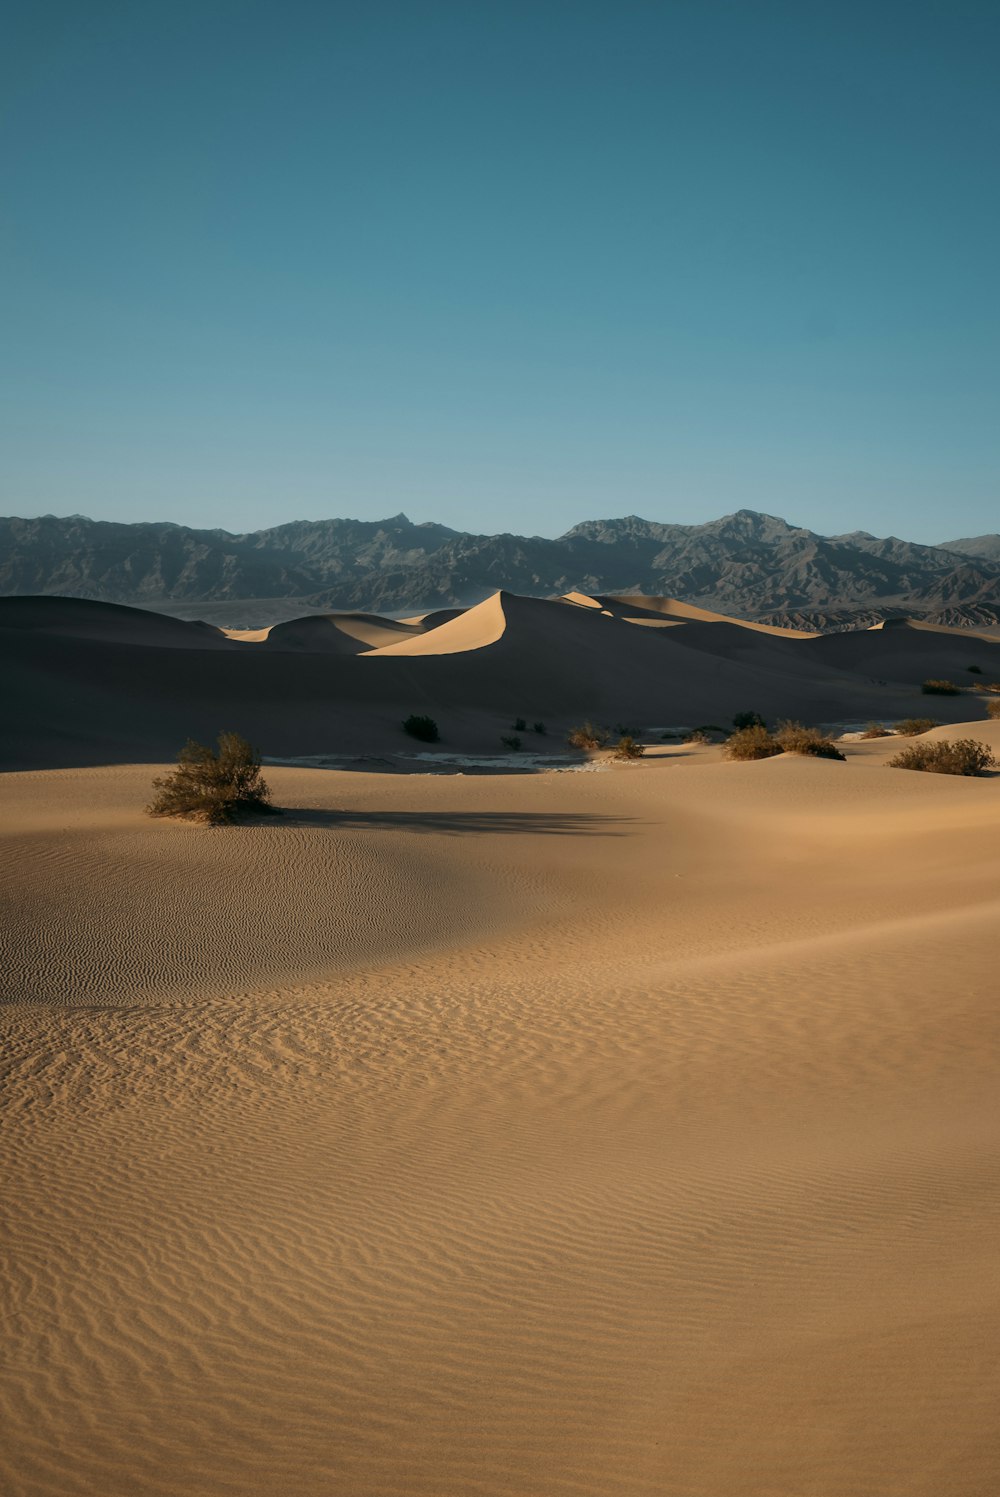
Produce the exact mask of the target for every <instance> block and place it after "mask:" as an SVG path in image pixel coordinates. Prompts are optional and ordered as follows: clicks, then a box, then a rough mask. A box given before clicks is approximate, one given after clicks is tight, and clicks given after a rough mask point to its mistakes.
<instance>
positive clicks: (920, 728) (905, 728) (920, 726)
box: [896, 717, 941, 738]
mask: <svg viewBox="0 0 1000 1497" xmlns="http://www.w3.org/2000/svg"><path fill="white" fill-rule="evenodd" d="M940 726H941V724H940V723H939V722H938V720H937V718H936V717H904V718H901V719H900V721H899V722H898V723H897V724H896V732H897V733H902V735H903V737H904V738H916V737H917V735H918V734H920V733H929V732H930V730H931V728H939V727H940Z"/></svg>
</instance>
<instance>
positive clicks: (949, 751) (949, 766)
mask: <svg viewBox="0 0 1000 1497" xmlns="http://www.w3.org/2000/svg"><path fill="white" fill-rule="evenodd" d="M996 762H997V761H996V758H995V757H994V754H993V750H992V749H991V748H990V746H989V744H987V743H980V742H979V740H978V739H976V738H957V739H956V740H955V742H954V743H911V744H910V745H909V746H908V747H907V748H905V749H901V750H900V752H899V753H898V754H897V755H896V757H895V758H894V759H890V760H889V768H890V769H923V770H926V771H927V772H928V773H929V774H957V775H970V776H971V775H982V774H985V773H986V771H987V770H988V769H993V768H994V767H995V766H996Z"/></svg>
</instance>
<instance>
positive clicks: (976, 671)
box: [965, 665, 983, 676]
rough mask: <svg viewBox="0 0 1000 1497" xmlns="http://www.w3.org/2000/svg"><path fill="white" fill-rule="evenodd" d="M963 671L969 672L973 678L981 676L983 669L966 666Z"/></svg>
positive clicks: (979, 666)
mask: <svg viewBox="0 0 1000 1497" xmlns="http://www.w3.org/2000/svg"><path fill="white" fill-rule="evenodd" d="M965 669H966V670H967V671H971V672H972V674H973V675H974V676H981V675H982V674H983V668H982V666H981V665H967V666H966V667H965Z"/></svg>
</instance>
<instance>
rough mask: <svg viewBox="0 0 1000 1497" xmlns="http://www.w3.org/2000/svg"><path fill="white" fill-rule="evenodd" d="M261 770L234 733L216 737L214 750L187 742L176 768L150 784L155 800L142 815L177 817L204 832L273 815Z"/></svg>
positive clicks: (253, 753) (248, 747) (250, 749)
mask: <svg viewBox="0 0 1000 1497" xmlns="http://www.w3.org/2000/svg"><path fill="white" fill-rule="evenodd" d="M260 770H261V762H260V755H259V754H258V753H257V751H256V749H255V748H253V746H252V745H251V744H249V743H248V742H247V740H246V739H245V738H242V737H241V736H240V734H239V733H220V734H219V737H218V749H211V748H209V747H208V746H207V744H204V743H196V742H195V740H194V739H193V738H189V739H188V741H187V743H186V744H185V745H184V747H183V748H182V749H181V752H180V755H179V757H178V761H177V768H176V769H175V770H173V771H172V773H170V774H168V775H165V776H163V778H161V779H156V780H154V781H153V789H154V790H155V791H157V795H156V797H155V798H154V800H153V801H151V802H150V804H149V805H148V806H147V807H146V810H147V812H148V813H149V815H150V816H178V817H182V818H183V819H184V820H187V821H200V822H202V823H204V825H206V826H224V825H225V824H226V823H227V822H232V821H236V820H238V819H239V817H241V816H248V815H249V816H253V815H257V816H267V815H273V814H274V813H275V808H274V807H273V806H272V805H271V792H270V790H269V789H268V786H267V784H266V782H265V781H264V779H263V778H262V776H261V772H260Z"/></svg>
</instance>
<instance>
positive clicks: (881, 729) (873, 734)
mask: <svg viewBox="0 0 1000 1497" xmlns="http://www.w3.org/2000/svg"><path fill="white" fill-rule="evenodd" d="M861 736H862V738H891V737H892V734H891V733H890V732H889V729H888V728H887V727H885V726H884V725H883V724H882V723H869V724H868V726H867V728H865V731H864V732H863V733H862V735H861Z"/></svg>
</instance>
